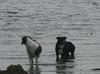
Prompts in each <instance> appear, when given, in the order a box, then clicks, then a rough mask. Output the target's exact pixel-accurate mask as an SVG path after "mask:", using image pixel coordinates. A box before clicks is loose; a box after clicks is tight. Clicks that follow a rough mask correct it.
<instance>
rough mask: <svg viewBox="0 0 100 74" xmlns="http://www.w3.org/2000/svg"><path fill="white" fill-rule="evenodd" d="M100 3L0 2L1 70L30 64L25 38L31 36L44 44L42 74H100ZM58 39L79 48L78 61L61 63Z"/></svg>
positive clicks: (63, 0) (96, 0) (80, 0)
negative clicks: (57, 48)
mask: <svg viewBox="0 0 100 74" xmlns="http://www.w3.org/2000/svg"><path fill="white" fill-rule="evenodd" d="M99 12H100V1H99V0H0V69H3V70H4V69H6V67H7V66H9V65H10V64H21V65H22V66H23V67H24V69H25V70H28V69H29V62H28V57H27V53H26V49H25V47H24V46H21V37H22V36H23V35H31V36H33V38H35V39H36V40H37V41H39V42H40V43H41V45H42V48H43V51H42V54H41V56H40V58H39V67H40V73H41V74H67V73H68V74H98V73H100V71H91V69H95V68H100V49H99V48H100V42H99V41H100V25H99V24H100V13H99ZM57 36H67V37H68V41H72V42H73V43H74V44H75V46H76V51H75V57H76V58H75V59H74V60H72V62H66V63H65V64H57V63H56V59H55V57H56V56H55V51H54V50H55V43H56V37H57Z"/></svg>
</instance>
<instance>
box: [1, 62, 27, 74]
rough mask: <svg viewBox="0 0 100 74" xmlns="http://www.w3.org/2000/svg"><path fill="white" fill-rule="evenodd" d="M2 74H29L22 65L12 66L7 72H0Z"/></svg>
mask: <svg viewBox="0 0 100 74" xmlns="http://www.w3.org/2000/svg"><path fill="white" fill-rule="evenodd" d="M0 74H28V73H27V72H26V71H25V70H24V69H23V67H22V66H21V65H19V64H18V65H10V66H8V67H7V70H3V71H2V70H0Z"/></svg>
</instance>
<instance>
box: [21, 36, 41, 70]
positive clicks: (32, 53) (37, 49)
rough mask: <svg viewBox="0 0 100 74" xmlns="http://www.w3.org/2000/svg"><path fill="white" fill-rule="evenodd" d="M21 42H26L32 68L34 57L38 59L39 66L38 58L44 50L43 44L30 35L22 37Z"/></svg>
mask: <svg viewBox="0 0 100 74" xmlns="http://www.w3.org/2000/svg"><path fill="white" fill-rule="evenodd" d="M21 44H24V45H25V46H26V50H27V53H28V57H29V62H30V68H33V64H34V59H35V61H36V67H38V58H39V55H40V53H41V51H42V47H41V45H40V44H39V43H38V42H37V41H36V40H33V39H32V38H31V37H30V36H24V37H22V43H21Z"/></svg>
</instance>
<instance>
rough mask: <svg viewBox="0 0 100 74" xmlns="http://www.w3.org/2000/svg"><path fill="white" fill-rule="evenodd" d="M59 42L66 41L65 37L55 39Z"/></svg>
mask: <svg viewBox="0 0 100 74" xmlns="http://www.w3.org/2000/svg"><path fill="white" fill-rule="evenodd" d="M56 39H57V40H58V41H59V42H63V41H65V40H66V39H67V37H56Z"/></svg>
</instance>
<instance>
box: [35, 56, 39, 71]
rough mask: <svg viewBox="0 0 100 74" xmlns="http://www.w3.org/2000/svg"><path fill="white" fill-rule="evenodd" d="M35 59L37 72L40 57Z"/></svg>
mask: <svg viewBox="0 0 100 74" xmlns="http://www.w3.org/2000/svg"><path fill="white" fill-rule="evenodd" d="M35 59H36V70H37V69H38V57H37V56H36V57H35Z"/></svg>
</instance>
